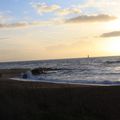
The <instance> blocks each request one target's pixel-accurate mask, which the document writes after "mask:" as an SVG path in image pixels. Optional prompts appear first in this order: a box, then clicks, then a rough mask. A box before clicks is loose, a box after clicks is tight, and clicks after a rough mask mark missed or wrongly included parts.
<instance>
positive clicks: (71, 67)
mask: <svg viewBox="0 0 120 120" xmlns="http://www.w3.org/2000/svg"><path fill="white" fill-rule="evenodd" d="M39 67H44V68H57V69H59V70H55V71H49V72H48V73H47V74H41V75H39V76H34V79H33V78H31V79H30V80H31V81H34V80H35V81H37V82H39V81H43V82H54V83H68V84H71V83H72V84H98V85H120V56H116V57H96V58H77V59H61V60H40V61H23V62H6V63H0V69H11V68H30V69H34V68H39Z"/></svg>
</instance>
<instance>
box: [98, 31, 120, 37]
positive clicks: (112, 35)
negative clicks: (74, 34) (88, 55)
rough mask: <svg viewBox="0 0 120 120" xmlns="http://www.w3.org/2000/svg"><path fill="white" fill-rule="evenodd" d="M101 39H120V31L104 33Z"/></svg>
mask: <svg viewBox="0 0 120 120" xmlns="http://www.w3.org/2000/svg"><path fill="white" fill-rule="evenodd" d="M100 37H120V31H113V32H108V33H103V34H102V35H101V36H100Z"/></svg>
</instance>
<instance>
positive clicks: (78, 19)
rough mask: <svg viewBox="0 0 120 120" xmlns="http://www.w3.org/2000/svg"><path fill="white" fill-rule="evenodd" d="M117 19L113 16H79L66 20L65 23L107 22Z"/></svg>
mask: <svg viewBox="0 0 120 120" xmlns="http://www.w3.org/2000/svg"><path fill="white" fill-rule="evenodd" d="M115 19H117V18H116V17H115V16H110V15H105V14H99V15H91V16H88V15H81V16H78V17H74V18H71V19H68V20H66V23H81V22H107V21H112V20H115Z"/></svg>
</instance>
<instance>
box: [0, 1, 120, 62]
mask: <svg viewBox="0 0 120 120" xmlns="http://www.w3.org/2000/svg"><path fill="white" fill-rule="evenodd" d="M13 5H14V6H13ZM119 6H120V1H119V0H115V1H112V0H101V1H98V0H69V1H67V0H66V1H65V0H52V1H48V0H11V2H9V0H1V1H0V61H13V60H33V59H35V60H36V59H37V60H40V59H56V58H57V59H59V58H60V59H61V58H74V57H85V56H87V55H88V54H90V55H91V56H111V55H120V47H119V45H120V15H119V13H120V8H119Z"/></svg>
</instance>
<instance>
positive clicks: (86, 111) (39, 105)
mask: <svg viewBox="0 0 120 120" xmlns="http://www.w3.org/2000/svg"><path fill="white" fill-rule="evenodd" d="M12 72H13V71H12ZM12 72H11V73H10V71H9V75H8V74H6V73H4V72H3V73H4V75H3V76H2V77H1V78H0V120H120V86H111V87H102V86H84V85H63V84H53V83H38V82H37V83H36V82H34V83H33V82H22V81H15V80H10V79H9V77H10V76H13V75H12ZM3 73H2V74H3ZM18 73H19V72H18ZM18 73H17V74H16V73H15V74H14V75H18ZM10 74H11V75H10Z"/></svg>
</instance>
